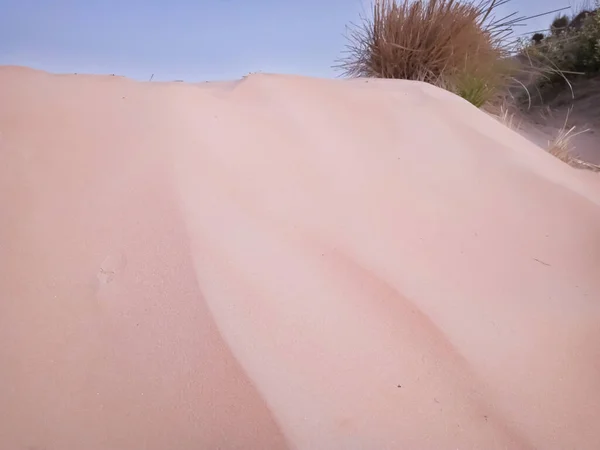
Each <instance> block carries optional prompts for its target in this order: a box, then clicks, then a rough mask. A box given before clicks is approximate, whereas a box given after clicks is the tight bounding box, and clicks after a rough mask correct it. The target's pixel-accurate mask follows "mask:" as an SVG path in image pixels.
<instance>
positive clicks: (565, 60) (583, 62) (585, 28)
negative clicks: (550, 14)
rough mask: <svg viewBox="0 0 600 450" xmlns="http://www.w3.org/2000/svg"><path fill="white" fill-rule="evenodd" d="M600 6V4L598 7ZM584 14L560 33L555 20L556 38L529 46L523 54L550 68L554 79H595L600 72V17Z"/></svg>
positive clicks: (584, 12)
mask: <svg viewBox="0 0 600 450" xmlns="http://www.w3.org/2000/svg"><path fill="white" fill-rule="evenodd" d="M598 4H600V2H599V3H598ZM598 4H597V9H596V10H594V11H582V12H580V13H579V14H578V15H577V16H575V17H574V18H573V19H571V20H569V19H568V18H566V20H562V18H560V21H559V23H558V25H561V24H566V25H565V27H564V28H562V29H560V30H559V27H558V26H557V21H558V20H559V18H557V19H555V20H554V22H553V23H552V26H551V31H552V34H551V35H550V36H548V37H546V38H543V39H541V40H540V41H539V43H538V44H529V45H527V46H525V47H524V49H523V50H522V51H523V53H526V54H527V55H528V57H529V58H530V59H531V60H532V61H534V62H535V63H536V64H537V65H538V66H543V65H546V66H547V67H549V68H550V69H551V72H554V74H553V77H551V78H552V79H558V78H561V77H569V76H573V75H584V74H585V75H595V74H598V73H599V72H600V14H599V13H598Z"/></svg>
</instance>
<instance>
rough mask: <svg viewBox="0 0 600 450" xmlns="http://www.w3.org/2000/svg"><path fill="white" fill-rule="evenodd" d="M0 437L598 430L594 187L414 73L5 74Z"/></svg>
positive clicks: (582, 438) (303, 439)
mask: <svg viewBox="0 0 600 450" xmlns="http://www.w3.org/2000/svg"><path fill="white" fill-rule="evenodd" d="M0 78H1V80H2V82H1V83H0V132H1V133H2V135H1V141H0V145H1V150H0V158H1V159H2V162H1V165H0V170H2V174H1V176H0V183H2V189H1V190H0V200H1V201H2V204H3V205H5V208H4V209H5V211H7V214H6V215H5V216H4V218H3V219H2V221H0V227H1V228H0V245H1V247H2V253H3V254H4V255H5V257H4V258H3V261H2V268H3V270H2V271H1V273H2V275H1V276H2V278H1V279H0V298H2V299H3V300H2V302H1V305H0V313H1V314H0V334H1V337H2V342H4V344H3V345H2V346H0V365H1V366H2V367H5V368H7V370H5V371H3V372H2V374H1V375H0V404H2V405H6V407H4V409H3V416H4V419H5V420H2V421H0V436H2V438H1V439H2V440H3V442H2V443H3V445H4V446H7V448H27V446H29V447H33V448H62V449H71V448H80V447H81V445H82V443H85V446H86V448H89V449H108V448H110V449H121V448H122V449H135V448H140V449H141V448H144V449H153V448H156V449H160V448H167V447H169V448H181V449H185V448H190V449H191V448H199V447H202V448H307V449H308V448H328V449H330V448H490V449H492V448H549V449H552V448H556V449H559V448H595V447H597V446H598V445H600V434H598V432H597V431H596V429H595V427H594V418H595V417H596V416H597V414H598V413H599V409H600V397H598V394H597V393H598V392H600V390H598V387H599V386H598V380H600V377H599V375H600V373H599V370H600V369H599V368H598V366H597V365H596V364H595V363H594V361H595V360H596V361H597V358H598V356H600V346H599V345H598V342H600V340H599V339H598V338H599V337H600V336H599V334H600V327H599V326H598V325H597V324H598V323H600V322H598V319H599V317H600V306H599V304H598V301H597V300H598V298H600V280H599V279H598V277H597V274H598V272H599V269H600V245H599V244H600V235H599V234H598V231H597V230H598V229H600V228H599V225H600V178H598V176H597V174H592V173H586V172H582V171H577V170H575V169H572V168H570V167H568V166H566V165H565V164H563V163H561V162H560V161H558V160H556V159H554V158H553V157H551V156H550V155H548V154H546V153H545V152H543V151H542V150H541V149H539V148H538V147H536V146H535V145H533V144H531V143H530V142H528V141H527V140H526V139H524V138H523V137H521V136H519V135H518V134H516V133H514V132H512V131H510V130H508V129H507V128H506V127H504V126H502V125H501V124H499V123H497V122H496V121H494V120H493V119H491V118H490V117H488V116H486V115H485V114H483V113H481V112H480V111H478V110H477V109H476V108H474V107H472V106H471V105H469V104H468V103H467V102H464V101H462V100H461V99H459V98H458V97H455V96H453V95H452V94H449V93H447V92H445V91H442V90H440V89H437V88H434V87H432V86H429V85H425V84H421V83H416V82H397V81H387V80H378V81H374V80H368V81H367V80H352V81H343V80H320V79H311V78H303V77H295V76H284V75H270V74H257V75H251V76H249V77H247V78H245V79H244V80H241V81H239V82H235V83H232V84H216V85H214V86H208V85H209V84H210V83H209V84H208V85H202V86H196V85H188V84H183V83H137V82H133V81H131V80H127V79H120V78H117V77H97V76H86V75H71V76H56V75H50V74H46V73H43V72H39V71H33V70H31V69H25V68H7V67H3V68H0Z"/></svg>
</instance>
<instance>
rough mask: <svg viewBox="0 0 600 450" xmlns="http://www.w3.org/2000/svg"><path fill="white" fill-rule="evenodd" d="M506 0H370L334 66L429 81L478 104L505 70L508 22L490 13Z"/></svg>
mask: <svg viewBox="0 0 600 450" xmlns="http://www.w3.org/2000/svg"><path fill="white" fill-rule="evenodd" d="M506 1H507V0H481V1H479V2H469V1H457V0H421V1H411V0H398V1H396V0H375V1H374V3H373V5H372V11H371V12H372V14H371V17H369V18H363V20H362V22H361V24H360V25H357V26H353V27H352V28H351V30H350V35H349V40H350V43H349V45H348V53H347V56H346V57H345V58H343V59H342V60H341V61H340V64H339V65H338V66H337V67H338V68H341V69H342V70H343V72H344V74H345V75H347V76H352V77H356V76H360V77H378V78H399V79H410V80H419V81H425V82H429V83H431V84H435V85H438V86H443V87H444V88H446V89H448V90H451V91H453V92H455V93H456V94H458V95H460V96H461V97H463V98H465V99H466V100H468V101H469V102H471V103H473V104H474V105H475V106H477V107H480V106H482V105H484V104H485V103H486V102H489V101H490V100H492V99H493V98H494V97H495V96H496V95H497V94H498V93H499V92H500V91H502V90H503V89H504V88H505V87H506V85H507V83H508V81H509V78H510V75H511V70H512V63H511V61H510V60H509V58H508V55H509V49H508V47H507V45H506V44H505V40H504V39H503V38H504V37H505V36H506V34H507V32H508V31H510V28H511V25H512V23H513V22H512V21H510V20H506V21H503V20H497V19H495V17H494V12H495V9H496V8H497V7H498V6H499V5H500V4H504V3H506Z"/></svg>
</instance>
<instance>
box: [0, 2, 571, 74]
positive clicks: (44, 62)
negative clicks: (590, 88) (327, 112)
mask: <svg viewBox="0 0 600 450" xmlns="http://www.w3.org/2000/svg"><path fill="white" fill-rule="evenodd" d="M369 4H370V0H302V1H300V0H296V1H292V0H0V64H14V65H25V66H30V67H35V68H40V69H44V70H48V71H50V72H58V73H72V72H78V73H108V74H110V73H114V74H118V75H125V76H128V77H131V78H136V79H140V80H147V79H149V78H150V76H151V75H152V74H154V79H155V80H177V79H182V80H185V81H203V80H223V79H235V78H240V77H241V76H243V75H245V74H247V73H248V72H256V71H263V72H278V73H296V74H301V75H312V76H321V77H333V76H336V75H338V74H339V72H336V71H335V70H334V69H332V68H331V65H332V64H333V63H334V62H335V59H336V58H338V57H339V56H340V54H341V51H342V50H343V49H344V45H345V39H344V36H343V35H344V32H345V26H346V25H347V24H348V23H349V22H351V21H357V20H358V18H359V14H360V13H361V12H362V11H364V9H363V8H364V7H365V6H368V5H369ZM563 6H569V0H512V1H511V2H510V3H509V4H508V5H505V6H502V8H501V11H500V13H499V14H504V13H509V12H512V11H519V15H531V14H536V13H541V12H544V11H547V10H550V9H554V8H560V7H563ZM548 21H549V18H547V17H545V18H541V19H536V20H532V21H530V22H529V26H528V27H527V28H525V29H523V30H522V31H523V32H525V31H527V30H534V29H538V28H544V27H546V26H547V24H548ZM519 31H521V29H519Z"/></svg>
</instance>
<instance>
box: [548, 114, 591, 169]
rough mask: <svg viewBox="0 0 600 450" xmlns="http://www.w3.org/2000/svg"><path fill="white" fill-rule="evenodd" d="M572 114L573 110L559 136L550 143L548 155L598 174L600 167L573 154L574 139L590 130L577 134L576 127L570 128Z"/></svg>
mask: <svg viewBox="0 0 600 450" xmlns="http://www.w3.org/2000/svg"><path fill="white" fill-rule="evenodd" d="M570 112H571V110H569V112H568V113H567V116H566V118H565V123H564V125H563V127H562V128H561V130H560V131H559V133H558V134H557V136H556V137H555V138H554V139H553V140H552V141H550V142H548V153H550V154H551V155H553V156H555V157H556V158H558V159H560V160H561V161H563V162H565V163H567V164H569V165H570V166H573V167H576V168H579V169H588V170H592V171H595V172H598V171H600V166H597V165H595V164H591V163H588V162H585V161H582V160H580V159H579V158H577V157H575V155H574V154H573V150H574V146H573V144H572V139H573V138H574V137H575V136H577V135H579V134H582V133H586V132H588V131H589V129H584V130H581V131H577V132H576V131H575V128H576V127H575V126H572V127H569V126H568V125H567V123H568V121H569V114H570Z"/></svg>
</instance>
